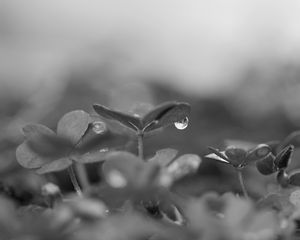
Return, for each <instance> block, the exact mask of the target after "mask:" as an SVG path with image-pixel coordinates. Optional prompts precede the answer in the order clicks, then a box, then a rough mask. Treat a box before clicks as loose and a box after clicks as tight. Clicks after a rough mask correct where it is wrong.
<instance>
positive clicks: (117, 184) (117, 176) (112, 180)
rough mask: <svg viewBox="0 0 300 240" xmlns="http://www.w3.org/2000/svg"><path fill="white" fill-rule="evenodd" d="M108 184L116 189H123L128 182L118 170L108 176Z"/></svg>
mask: <svg viewBox="0 0 300 240" xmlns="http://www.w3.org/2000/svg"><path fill="white" fill-rule="evenodd" d="M106 181H107V183H108V184H109V185H110V186H112V187H114V188H123V187H125V186H126V185H127V180H126V179H125V177H124V176H123V175H122V173H120V172H119V171H117V170H111V171H110V172H109V173H108V174H107V176H106Z"/></svg>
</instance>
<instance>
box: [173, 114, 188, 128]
mask: <svg viewBox="0 0 300 240" xmlns="http://www.w3.org/2000/svg"><path fill="white" fill-rule="evenodd" d="M174 125H175V127H176V128H177V129H178V130H184V129H186V128H187V127H188V125H189V119H188V117H185V118H184V119H182V120H180V121H178V122H175V123H174Z"/></svg>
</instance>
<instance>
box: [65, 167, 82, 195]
mask: <svg viewBox="0 0 300 240" xmlns="http://www.w3.org/2000/svg"><path fill="white" fill-rule="evenodd" d="M68 173H69V176H70V179H71V182H72V184H73V187H74V189H75V191H76V193H77V194H78V196H82V191H81V188H80V186H79V184H78V181H77V178H76V175H75V172H74V169H73V165H71V166H70V167H69V168H68Z"/></svg>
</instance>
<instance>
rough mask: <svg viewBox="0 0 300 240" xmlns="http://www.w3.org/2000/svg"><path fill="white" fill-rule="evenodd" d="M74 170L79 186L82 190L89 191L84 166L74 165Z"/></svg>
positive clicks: (88, 182)
mask: <svg viewBox="0 0 300 240" xmlns="http://www.w3.org/2000/svg"><path fill="white" fill-rule="evenodd" d="M75 168H76V173H77V174H78V179H79V182H80V185H81V186H82V188H83V189H89V188H90V186H91V184H90V181H89V177H88V174H87V171H86V168H85V166H84V165H83V164H80V163H75Z"/></svg>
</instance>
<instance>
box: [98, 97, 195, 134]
mask: <svg viewBox="0 0 300 240" xmlns="http://www.w3.org/2000/svg"><path fill="white" fill-rule="evenodd" d="M93 107H94V110H95V111H96V112H97V113H98V114H99V115H100V116H101V117H104V118H107V119H110V120H115V121H118V122H119V123H121V124H123V125H124V126H126V127H128V128H131V129H133V130H134V131H139V132H150V131H154V130H156V129H159V128H162V127H167V126H169V125H172V124H174V123H175V122H178V121H181V120H182V119H184V118H186V117H187V116H189V114H190V110H191V107H190V105H189V104H187V103H183V102H175V101H173V102H165V103H163V104H161V105H158V106H157V107H155V108H153V109H152V110H150V111H148V112H147V113H146V114H144V115H142V116H140V115H138V114H133V115H130V114H127V113H123V112H120V111H116V110H112V109H110V108H107V107H105V106H102V105H100V104H94V105H93Z"/></svg>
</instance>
